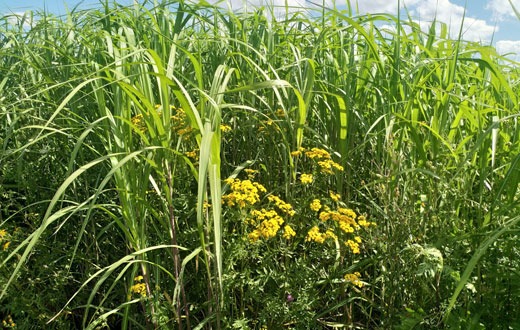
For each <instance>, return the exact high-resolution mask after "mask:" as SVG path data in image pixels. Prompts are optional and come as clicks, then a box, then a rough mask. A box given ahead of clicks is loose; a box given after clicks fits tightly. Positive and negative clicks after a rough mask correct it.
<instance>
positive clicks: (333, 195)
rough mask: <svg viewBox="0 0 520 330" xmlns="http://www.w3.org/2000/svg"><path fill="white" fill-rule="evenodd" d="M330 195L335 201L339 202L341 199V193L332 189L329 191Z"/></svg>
mask: <svg viewBox="0 0 520 330" xmlns="http://www.w3.org/2000/svg"><path fill="white" fill-rule="evenodd" d="M329 195H330V198H331V199H332V200H333V201H335V202H337V201H339V200H340V199H341V195H340V194H336V193H334V192H333V191H332V190H330V191H329Z"/></svg>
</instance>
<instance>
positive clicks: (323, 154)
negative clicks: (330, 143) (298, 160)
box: [305, 148, 330, 159]
mask: <svg viewBox="0 0 520 330" xmlns="http://www.w3.org/2000/svg"><path fill="white" fill-rule="evenodd" d="M305 155H306V156H307V157H309V158H311V159H314V158H317V159H330V153H329V152H328V151H326V150H323V149H319V148H312V149H311V150H309V151H307V152H305Z"/></svg>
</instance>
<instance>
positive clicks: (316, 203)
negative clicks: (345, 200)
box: [309, 199, 321, 212]
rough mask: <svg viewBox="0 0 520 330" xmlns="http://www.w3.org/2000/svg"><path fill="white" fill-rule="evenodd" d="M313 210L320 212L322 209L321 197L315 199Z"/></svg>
mask: <svg viewBox="0 0 520 330" xmlns="http://www.w3.org/2000/svg"><path fill="white" fill-rule="evenodd" d="M309 207H310V208H311V210H313V211H315V212H318V211H319V210H320V209H321V202H320V200H319V199H314V200H313V201H312V202H311V204H310V206H309Z"/></svg>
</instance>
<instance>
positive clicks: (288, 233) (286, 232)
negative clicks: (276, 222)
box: [283, 225, 296, 239]
mask: <svg viewBox="0 0 520 330" xmlns="http://www.w3.org/2000/svg"><path fill="white" fill-rule="evenodd" d="M294 236H296V232H295V231H294V230H293V229H292V228H291V226H289V225H287V226H285V227H283V238H285V239H291V238H292V237H294Z"/></svg>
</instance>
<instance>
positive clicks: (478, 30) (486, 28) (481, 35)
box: [409, 0, 507, 42]
mask: <svg viewBox="0 0 520 330" xmlns="http://www.w3.org/2000/svg"><path fill="white" fill-rule="evenodd" d="M506 1H507V0H506ZM409 9H410V13H411V15H412V16H413V17H414V18H417V19H418V20H419V21H420V22H421V26H422V27H423V28H427V27H428V26H429V23H430V22H432V21H433V20H434V19H436V20H437V21H439V22H443V23H446V24H448V26H449V32H450V36H451V37H452V38H457V37H458V35H459V31H460V26H461V24H462V23H464V26H463V28H462V39H464V40H469V41H482V42H487V41H489V40H491V37H492V35H493V33H494V32H495V31H496V30H497V28H496V27H495V26H493V25H489V24H488V23H487V22H486V21H485V20H482V19H477V18H473V17H470V16H468V15H467V12H465V9H464V7H462V6H459V5H456V4H453V3H452V2H451V1H449V0H438V1H429V0H421V1H420V2H419V3H418V4H417V5H416V6H415V7H413V8H409Z"/></svg>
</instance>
